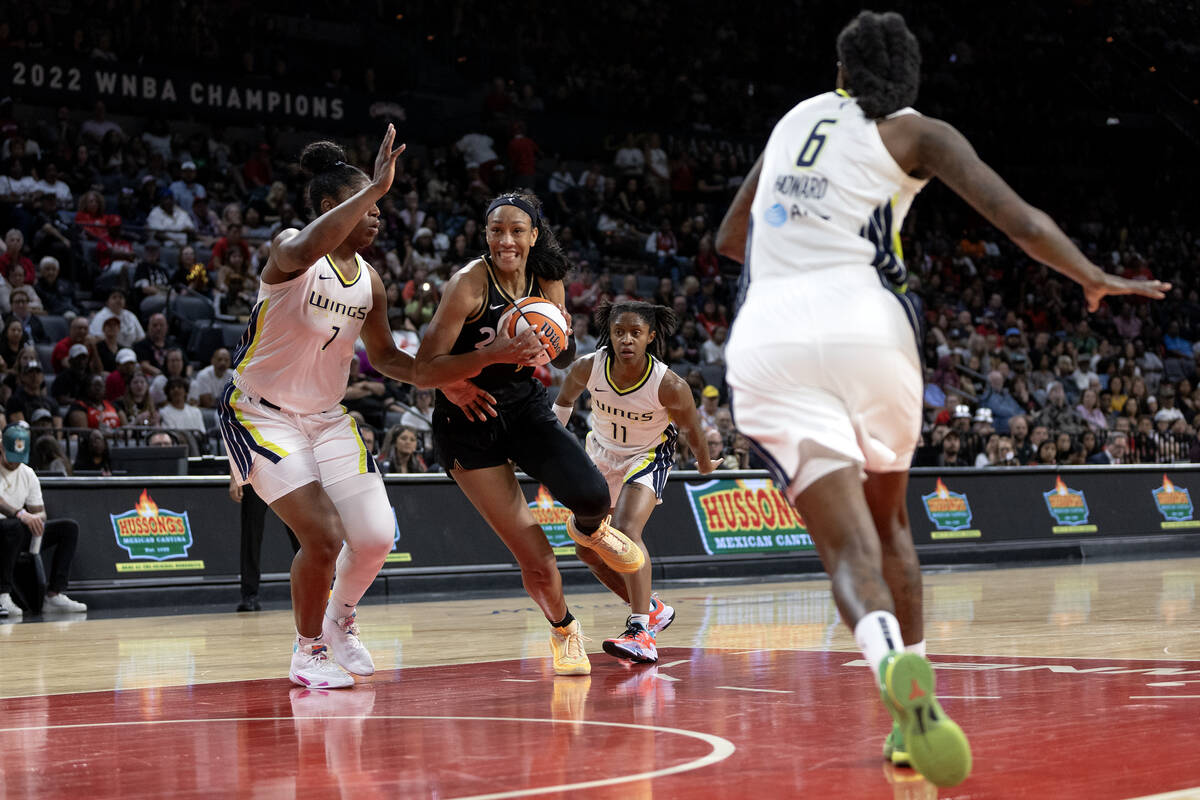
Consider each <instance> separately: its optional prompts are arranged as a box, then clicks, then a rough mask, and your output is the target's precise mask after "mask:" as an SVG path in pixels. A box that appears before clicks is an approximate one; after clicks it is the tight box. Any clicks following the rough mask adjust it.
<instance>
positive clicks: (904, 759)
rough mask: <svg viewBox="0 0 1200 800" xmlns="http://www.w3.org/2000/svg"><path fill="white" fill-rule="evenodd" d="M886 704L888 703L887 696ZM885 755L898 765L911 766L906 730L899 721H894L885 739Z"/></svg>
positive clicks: (886, 758)
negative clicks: (905, 739) (905, 735)
mask: <svg viewBox="0 0 1200 800" xmlns="http://www.w3.org/2000/svg"><path fill="white" fill-rule="evenodd" d="M883 702H884V704H885V705H886V704H887V699H886V697H885V698H884V701H883ZM883 757H884V759H885V760H887V761H891V762H892V764H893V765H894V766H897V767H911V766H912V764H911V763H910V762H909V760H908V750H907V748H905V746H904V731H902V730H900V723H899V722H895V721H893V722H892V732H891V733H889V734H888V735H887V738H886V739H884V740H883Z"/></svg>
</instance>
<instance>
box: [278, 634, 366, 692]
mask: <svg viewBox="0 0 1200 800" xmlns="http://www.w3.org/2000/svg"><path fill="white" fill-rule="evenodd" d="M288 677H289V678H291V679H292V683H294V684H296V685H297V686H307V687H309V688H310V689H343V688H347V687H350V686H353V685H354V678H352V677H350V676H349V675H347V674H346V673H345V672H344V671H342V669H341V667H339V666H338V665H337V664H335V663H333V662H332V661H330V660H329V653H328V652H327V648H326V646H325V645H324V644H306V645H302V644H300V640H299V639H297V640H296V644H295V645H294V646H293V648H292V668H291V669H290V670H289V671H288Z"/></svg>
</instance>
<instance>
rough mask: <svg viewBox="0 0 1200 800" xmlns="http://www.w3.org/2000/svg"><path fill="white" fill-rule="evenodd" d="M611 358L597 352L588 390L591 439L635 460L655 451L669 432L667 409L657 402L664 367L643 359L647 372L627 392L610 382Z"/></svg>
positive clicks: (603, 351)
mask: <svg viewBox="0 0 1200 800" xmlns="http://www.w3.org/2000/svg"><path fill="white" fill-rule="evenodd" d="M611 358H612V356H611V355H610V354H609V352H608V350H607V349H604V350H599V351H597V352H596V356H595V358H593V359H592V372H591V375H589V376H588V382H587V390H588V392H589V393H590V394H591V396H592V416H591V425H592V438H593V439H595V440H596V442H597V443H598V444H600V445H602V446H603V447H604V449H605V450H608V451H609V452H611V453H613V454H615V455H626V456H631V457H632V456H636V455H642V454H644V453H646V451H648V450H652V449H654V448H655V447H656V446H657V445H658V444H659V442H662V441H663V436H664V434H665V433H666V432H667V430H668V428H672V427H673V426H672V424H671V419H670V417H669V416H668V414H667V409H666V407H665V406H664V405H663V404H662V403H661V402H660V401H659V399H658V387H659V385H660V384H661V383H662V379H663V375H665V374H666V372H667V365H666V364H664V363H663V362H661V361H659V360H658V359H657V358H655V357H654V356H651V355H647V356H646V362H647V363H646V371H645V373H643V374H642V377H641V379H640V380H639V381H638V382H637V383H635V384H633V386H630V387H629V388H627V389H623V390H622V389H618V388H617V387H616V386H615V385H613V382H612V380H611Z"/></svg>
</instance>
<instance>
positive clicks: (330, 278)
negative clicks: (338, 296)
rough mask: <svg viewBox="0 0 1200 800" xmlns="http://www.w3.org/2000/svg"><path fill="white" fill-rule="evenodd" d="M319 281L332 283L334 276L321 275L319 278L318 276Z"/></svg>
mask: <svg viewBox="0 0 1200 800" xmlns="http://www.w3.org/2000/svg"><path fill="white" fill-rule="evenodd" d="M317 280H319V281H331V280H333V276H332V275H319V276H317Z"/></svg>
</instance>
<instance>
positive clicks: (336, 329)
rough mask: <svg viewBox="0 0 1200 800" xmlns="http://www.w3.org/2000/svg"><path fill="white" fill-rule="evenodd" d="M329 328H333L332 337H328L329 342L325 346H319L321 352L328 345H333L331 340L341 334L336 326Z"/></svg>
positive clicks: (340, 330)
mask: <svg viewBox="0 0 1200 800" xmlns="http://www.w3.org/2000/svg"><path fill="white" fill-rule="evenodd" d="M330 327H331V328H333V336H330V337H329V340H328V341H327V342H325V344H323V345H321V349H322V350H324V349H325V348H326V347H329V345H331V344H332V343H333V340H334V339H336V338H337V335H338V334H339V333H341V332H342V329H341V328H339V327H338V326H337V325H331V326H330Z"/></svg>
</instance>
